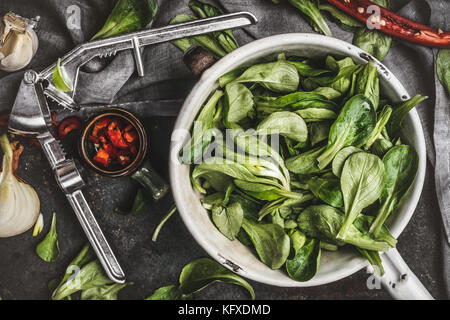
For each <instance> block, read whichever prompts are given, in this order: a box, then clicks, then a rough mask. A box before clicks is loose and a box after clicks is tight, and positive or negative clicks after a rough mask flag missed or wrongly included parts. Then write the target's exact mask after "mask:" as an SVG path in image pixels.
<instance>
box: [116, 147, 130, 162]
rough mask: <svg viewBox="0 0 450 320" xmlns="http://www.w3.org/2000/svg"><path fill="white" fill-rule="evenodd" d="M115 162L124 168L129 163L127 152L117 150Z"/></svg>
mask: <svg viewBox="0 0 450 320" xmlns="http://www.w3.org/2000/svg"><path fill="white" fill-rule="evenodd" d="M117 161H119V163H120V164H121V165H122V166H126V165H127V164H129V163H130V162H131V157H130V153H129V152H128V151H127V150H119V152H118V153H117Z"/></svg>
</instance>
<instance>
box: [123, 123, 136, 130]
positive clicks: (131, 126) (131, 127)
mask: <svg viewBox="0 0 450 320" xmlns="http://www.w3.org/2000/svg"><path fill="white" fill-rule="evenodd" d="M133 129H134V127H133V125H132V124H129V125H127V126H126V127H125V129H124V130H123V131H125V132H130V131H131V130H133Z"/></svg>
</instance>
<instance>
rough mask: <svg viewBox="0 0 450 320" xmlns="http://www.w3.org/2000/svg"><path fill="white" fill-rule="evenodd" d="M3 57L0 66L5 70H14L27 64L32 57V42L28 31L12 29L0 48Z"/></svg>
mask: <svg viewBox="0 0 450 320" xmlns="http://www.w3.org/2000/svg"><path fill="white" fill-rule="evenodd" d="M0 52H1V53H2V54H3V55H4V58H2V59H1V61H0V66H1V68H2V69H4V70H6V71H15V70H19V69H22V68H23V67H25V66H26V65H28V64H29V63H30V61H31V58H32V57H33V43H32V41H31V38H30V36H29V35H28V33H18V32H16V31H12V36H10V37H8V39H7V40H6V42H5V45H4V46H3V47H2V48H1V49H0Z"/></svg>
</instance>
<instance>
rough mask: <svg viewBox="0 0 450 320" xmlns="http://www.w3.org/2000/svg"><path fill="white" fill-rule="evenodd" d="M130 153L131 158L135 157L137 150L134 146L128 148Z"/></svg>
mask: <svg viewBox="0 0 450 320" xmlns="http://www.w3.org/2000/svg"><path fill="white" fill-rule="evenodd" d="M130 152H131V154H132V155H133V156H135V155H136V153H137V149H136V146H135V145H132V146H131V147H130Z"/></svg>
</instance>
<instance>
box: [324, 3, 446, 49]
mask: <svg viewBox="0 0 450 320" xmlns="http://www.w3.org/2000/svg"><path fill="white" fill-rule="evenodd" d="M327 1H328V2H329V3H331V4H332V5H334V6H335V7H337V8H339V9H341V10H342V11H344V12H346V13H347V14H349V15H351V16H352V17H354V18H356V19H358V20H359V21H361V22H363V23H366V22H367V21H368V19H375V20H376V21H373V22H377V24H379V26H380V29H379V30H380V31H382V32H384V33H387V34H390V35H392V36H394V37H398V38H401V39H404V40H408V41H411V42H415V43H418V44H421V45H425V46H429V47H437V48H450V32H444V31H442V30H437V31H436V30H434V29H433V28H430V27H428V26H425V25H423V24H420V23H417V22H414V21H411V20H409V19H406V18H404V17H402V16H399V15H397V14H395V13H393V12H391V11H389V10H387V9H385V8H383V7H381V6H378V7H379V8H380V16H379V17H375V16H374V15H373V11H370V10H367V8H368V7H369V6H372V5H375V6H376V5H377V4H375V3H373V2H372V1H369V0H327Z"/></svg>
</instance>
